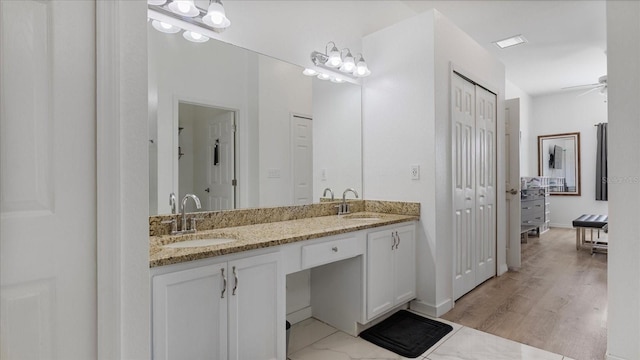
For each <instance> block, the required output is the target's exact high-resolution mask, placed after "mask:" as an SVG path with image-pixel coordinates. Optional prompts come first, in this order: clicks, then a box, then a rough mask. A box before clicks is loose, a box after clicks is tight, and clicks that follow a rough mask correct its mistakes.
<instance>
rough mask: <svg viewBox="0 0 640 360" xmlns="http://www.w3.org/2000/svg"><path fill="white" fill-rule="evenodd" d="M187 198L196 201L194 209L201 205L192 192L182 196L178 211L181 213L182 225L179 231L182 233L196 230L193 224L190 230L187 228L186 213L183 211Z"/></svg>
mask: <svg viewBox="0 0 640 360" xmlns="http://www.w3.org/2000/svg"><path fill="white" fill-rule="evenodd" d="M189 198H191V199H193V201H194V202H195V203H196V209H200V208H201V207H202V206H201V205H200V199H198V197H197V196H195V195H193V194H187V195H185V196H184V197H183V198H182V204H181V205H182V206H181V207H180V212H181V213H182V227H181V228H180V232H182V233H185V232H195V231H196V229H195V227H194V226H193V225H192V226H191V229H190V230H187V214H186V212H185V207H186V205H187V200H189Z"/></svg>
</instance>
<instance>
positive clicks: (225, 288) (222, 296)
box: [220, 268, 227, 299]
mask: <svg viewBox="0 0 640 360" xmlns="http://www.w3.org/2000/svg"><path fill="white" fill-rule="evenodd" d="M220 272H221V273H222V293H220V298H221V299H224V292H225V291H227V278H226V277H225V276H224V268H222V269H220Z"/></svg>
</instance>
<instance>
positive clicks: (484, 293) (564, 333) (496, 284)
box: [442, 229, 607, 360]
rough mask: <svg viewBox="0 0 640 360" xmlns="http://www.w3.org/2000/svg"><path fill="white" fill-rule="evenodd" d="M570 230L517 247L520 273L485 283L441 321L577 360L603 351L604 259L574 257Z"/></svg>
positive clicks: (576, 254)
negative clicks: (520, 259)
mask: <svg viewBox="0 0 640 360" xmlns="http://www.w3.org/2000/svg"><path fill="white" fill-rule="evenodd" d="M574 231H575V230H572V229H551V230H549V231H548V232H546V233H545V234H542V235H541V236H540V238H536V237H529V242H528V244H522V267H521V269H520V270H519V271H509V272H507V273H506V274H504V275H502V276H500V277H496V278H493V279H490V280H488V281H486V282H485V283H483V284H481V285H480V286H478V287H477V288H476V289H474V290H473V291H471V292H470V293H468V294H466V295H464V296H463V297H461V298H460V299H458V301H456V303H455V307H454V309H453V310H451V311H450V312H448V313H447V314H445V315H444V316H443V317H442V318H444V319H446V320H450V321H453V322H456V323H458V324H462V325H465V326H468V327H471V328H474V329H477V330H481V331H484V332H488V333H490V334H494V335H498V336H500V337H503V338H507V339H511V340H515V341H518V342H521V343H524V344H528V345H531V346H534V347H537V348H540V349H544V350H547V351H551V352H554V353H557V354H561V355H564V356H567V357H570V358H573V359H576V360H591V359H594V360H596V359H597V360H602V359H604V356H605V352H606V348H607V255H606V254H594V255H593V256H592V255H590V253H589V251H588V250H581V251H576V248H575V232H574Z"/></svg>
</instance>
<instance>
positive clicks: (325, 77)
mask: <svg viewBox="0 0 640 360" xmlns="http://www.w3.org/2000/svg"><path fill="white" fill-rule="evenodd" d="M318 79H320V80H329V75H327V74H324V73H320V74H318Z"/></svg>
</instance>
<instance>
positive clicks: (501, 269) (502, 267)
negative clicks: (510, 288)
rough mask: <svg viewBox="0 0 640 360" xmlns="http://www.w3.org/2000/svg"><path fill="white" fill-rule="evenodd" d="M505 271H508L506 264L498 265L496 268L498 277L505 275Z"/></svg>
mask: <svg viewBox="0 0 640 360" xmlns="http://www.w3.org/2000/svg"><path fill="white" fill-rule="evenodd" d="M507 271H509V267H508V266H507V264H506V263H504V264H500V265H499V266H498V276H500V275H502V274H504V273H506V272H507Z"/></svg>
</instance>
